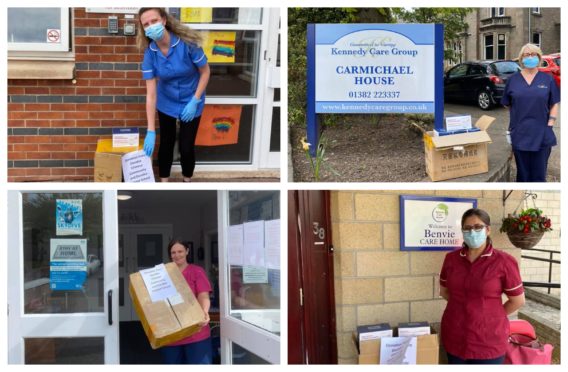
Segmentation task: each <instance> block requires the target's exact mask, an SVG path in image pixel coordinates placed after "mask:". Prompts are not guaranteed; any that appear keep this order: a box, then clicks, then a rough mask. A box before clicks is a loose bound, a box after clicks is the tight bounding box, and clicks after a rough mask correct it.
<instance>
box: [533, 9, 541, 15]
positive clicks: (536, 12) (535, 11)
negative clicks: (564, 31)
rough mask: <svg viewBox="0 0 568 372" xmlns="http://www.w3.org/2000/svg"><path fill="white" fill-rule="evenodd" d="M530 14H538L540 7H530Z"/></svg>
mask: <svg viewBox="0 0 568 372" xmlns="http://www.w3.org/2000/svg"><path fill="white" fill-rule="evenodd" d="M531 13H532V14H540V8H531Z"/></svg>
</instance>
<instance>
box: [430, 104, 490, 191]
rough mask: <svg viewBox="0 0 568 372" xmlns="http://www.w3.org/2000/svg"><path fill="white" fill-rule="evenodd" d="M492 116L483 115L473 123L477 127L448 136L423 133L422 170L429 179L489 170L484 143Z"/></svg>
mask: <svg viewBox="0 0 568 372" xmlns="http://www.w3.org/2000/svg"><path fill="white" fill-rule="evenodd" d="M493 121H495V118H493V117H491V116H487V115H483V116H482V117H480V118H479V120H477V122H476V123H475V126H476V127H477V128H479V129H480V130H479V131H477V132H471V133H460V134H453V135H449V136H436V135H435V133H434V132H426V133H425V134H424V156H425V159H426V173H428V176H430V179H432V181H442V180H447V179H451V178H457V177H463V176H470V175H473V174H479V173H485V172H488V171H489V167H488V158H487V144H488V143H490V142H491V137H489V134H487V129H488V128H489V126H490V125H491V124H492V123H493Z"/></svg>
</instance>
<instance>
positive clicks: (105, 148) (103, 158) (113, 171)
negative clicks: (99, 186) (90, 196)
mask: <svg viewBox="0 0 568 372" xmlns="http://www.w3.org/2000/svg"><path fill="white" fill-rule="evenodd" d="M143 147H144V144H143V143H142V142H140V143H139V145H138V147H136V146H134V147H113V145H112V139H110V138H109V139H100V140H98V142H97V150H96V152H95V175H94V176H95V182H122V156H123V155H124V154H127V153H129V152H132V151H137V150H142V148H143Z"/></svg>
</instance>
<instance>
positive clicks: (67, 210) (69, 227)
mask: <svg viewBox="0 0 568 372" xmlns="http://www.w3.org/2000/svg"><path fill="white" fill-rule="evenodd" d="M55 221H56V222H55V223H56V233H55V234H56V235H57V236H63V235H83V201H82V200H81V199H57V200H56V201H55Z"/></svg>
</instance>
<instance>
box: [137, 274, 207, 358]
mask: <svg viewBox="0 0 568 372" xmlns="http://www.w3.org/2000/svg"><path fill="white" fill-rule="evenodd" d="M164 266H165V268H166V270H167V273H168V275H169V277H170V279H171V281H172V283H173V285H174V286H175V290H176V291H177V294H178V295H176V301H170V300H168V299H166V300H162V301H156V302H152V299H151V294H150V292H149V291H148V289H147V288H146V285H145V282H144V279H143V278H142V274H141V273H140V272H136V273H134V274H130V287H129V292H130V296H131V298H132V302H133V304H134V309H135V310H136V313H137V314H138V316H139V317H140V320H141V322H142V326H143V327H144V331H145V332H146V336H147V337H148V341H150V345H151V346H152V348H153V349H157V348H159V347H162V346H165V345H169V344H171V343H173V342H176V341H179V340H182V339H184V338H186V337H188V336H191V335H193V334H195V333H196V332H198V331H199V330H200V327H199V323H200V322H202V321H204V320H205V313H204V312H203V309H202V308H201V305H199V302H198V301H197V299H196V298H195V296H194V295H193V292H192V291H191V289H190V288H189V285H188V284H187V282H186V281H185V278H184V277H183V275H182V274H181V272H180V271H179V269H178V268H177V266H176V264H175V263H167V264H165V265H164Z"/></svg>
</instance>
